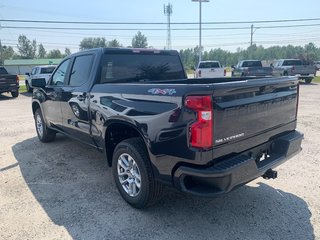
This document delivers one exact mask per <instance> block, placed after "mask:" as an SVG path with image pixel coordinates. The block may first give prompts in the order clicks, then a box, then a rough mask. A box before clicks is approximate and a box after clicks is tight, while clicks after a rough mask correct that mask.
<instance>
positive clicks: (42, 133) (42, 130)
mask: <svg viewBox="0 0 320 240" xmlns="http://www.w3.org/2000/svg"><path fill="white" fill-rule="evenodd" d="M34 120H35V125H36V130H37V135H38V138H39V140H40V141H41V142H51V141H53V140H54V139H55V137H56V132H55V131H53V130H52V129H50V128H48V127H47V125H46V123H45V122H44V120H43V116H42V113H41V110H40V108H38V109H37V110H36V112H35V114H34Z"/></svg>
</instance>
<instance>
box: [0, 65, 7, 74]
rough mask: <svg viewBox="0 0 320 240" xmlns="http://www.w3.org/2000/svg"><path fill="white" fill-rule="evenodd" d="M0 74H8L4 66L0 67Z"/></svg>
mask: <svg viewBox="0 0 320 240" xmlns="http://www.w3.org/2000/svg"><path fill="white" fill-rule="evenodd" d="M0 74H8V72H7V70H6V69H5V68H3V67H0Z"/></svg>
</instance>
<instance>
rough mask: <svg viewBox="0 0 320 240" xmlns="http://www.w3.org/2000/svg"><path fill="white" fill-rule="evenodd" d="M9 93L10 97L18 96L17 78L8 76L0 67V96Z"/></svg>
mask: <svg viewBox="0 0 320 240" xmlns="http://www.w3.org/2000/svg"><path fill="white" fill-rule="evenodd" d="M4 92H10V93H11V95H12V97H18V96H19V77H18V76H17V75H11V74H8V72H7V70H6V69H5V68H4V67H0V94H1V93H4Z"/></svg>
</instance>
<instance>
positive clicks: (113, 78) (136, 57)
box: [100, 53, 185, 83]
mask: <svg viewBox="0 0 320 240" xmlns="http://www.w3.org/2000/svg"><path fill="white" fill-rule="evenodd" d="M184 78H185V75H184V69H183V67H182V64H181V62H180V58H179V56H177V55H165V54H143V53H141V54H135V53H132V54H130V53H125V54H105V55H104V57H103V62H102V73H101V81H100V82H101V83H106V82H139V81H157V80H176V79H184Z"/></svg>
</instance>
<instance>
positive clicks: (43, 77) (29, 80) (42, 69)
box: [25, 65, 56, 92]
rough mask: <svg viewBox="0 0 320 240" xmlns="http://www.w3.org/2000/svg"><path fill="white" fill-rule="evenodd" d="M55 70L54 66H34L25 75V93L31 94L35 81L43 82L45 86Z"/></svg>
mask: <svg viewBox="0 0 320 240" xmlns="http://www.w3.org/2000/svg"><path fill="white" fill-rule="evenodd" d="M55 68H56V66H55V65H46V66H36V67H34V68H32V70H31V73H27V74H26V75H27V77H26V80H25V84H26V88H27V91H28V92H32V89H33V83H34V82H35V81H43V82H45V83H46V84H47V83H48V81H49V79H50V77H51V74H52V72H53V71H54V69H55Z"/></svg>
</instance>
